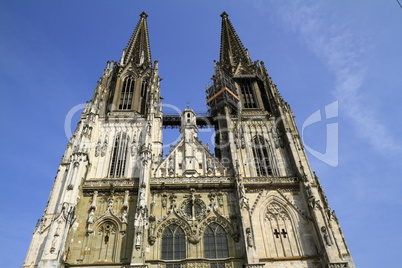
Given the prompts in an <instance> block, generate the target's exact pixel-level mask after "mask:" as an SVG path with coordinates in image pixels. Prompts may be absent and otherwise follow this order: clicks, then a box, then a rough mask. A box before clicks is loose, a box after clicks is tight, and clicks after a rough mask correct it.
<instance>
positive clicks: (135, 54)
mask: <svg viewBox="0 0 402 268" xmlns="http://www.w3.org/2000/svg"><path fill="white" fill-rule="evenodd" d="M147 17H148V14H147V13H145V12H142V13H141V14H140V20H139V21H138V23H137V26H136V27H135V30H134V32H133V34H132V35H131V38H130V41H129V42H128V44H127V47H126V48H125V49H124V51H123V55H122V58H121V62H120V63H121V64H127V63H128V62H130V61H131V60H132V61H133V62H134V63H135V64H136V65H143V64H147V63H148V64H150V65H151V63H152V58H151V49H150V46H149V34H148V24H147Z"/></svg>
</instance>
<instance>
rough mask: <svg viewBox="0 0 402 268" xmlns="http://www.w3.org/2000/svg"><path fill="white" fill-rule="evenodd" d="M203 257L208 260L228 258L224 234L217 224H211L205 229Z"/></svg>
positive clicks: (226, 241)
mask: <svg viewBox="0 0 402 268" xmlns="http://www.w3.org/2000/svg"><path fill="white" fill-rule="evenodd" d="M204 256H205V258H209V259H217V258H227V257H229V251H228V240H227V236H226V232H225V230H224V229H223V228H222V226H220V225H219V224H216V223H211V224H210V225H208V227H207V228H206V229H205V232H204Z"/></svg>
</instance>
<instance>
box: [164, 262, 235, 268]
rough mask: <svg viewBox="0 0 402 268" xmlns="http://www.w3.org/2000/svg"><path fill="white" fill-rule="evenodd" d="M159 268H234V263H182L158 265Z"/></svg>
mask: <svg viewBox="0 0 402 268" xmlns="http://www.w3.org/2000/svg"><path fill="white" fill-rule="evenodd" d="M158 268H234V263H233V261H215V262H214V261H210V262H208V261H182V262H174V263H158Z"/></svg>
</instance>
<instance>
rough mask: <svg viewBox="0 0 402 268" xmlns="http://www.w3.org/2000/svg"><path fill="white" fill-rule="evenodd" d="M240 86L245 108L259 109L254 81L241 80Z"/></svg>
mask: <svg viewBox="0 0 402 268" xmlns="http://www.w3.org/2000/svg"><path fill="white" fill-rule="evenodd" d="M238 83H239V85H240V91H241V95H242V99H243V107H244V108H257V106H258V105H257V102H256V99H255V93H254V87H253V81H252V80H250V79H241V80H239V81H238Z"/></svg>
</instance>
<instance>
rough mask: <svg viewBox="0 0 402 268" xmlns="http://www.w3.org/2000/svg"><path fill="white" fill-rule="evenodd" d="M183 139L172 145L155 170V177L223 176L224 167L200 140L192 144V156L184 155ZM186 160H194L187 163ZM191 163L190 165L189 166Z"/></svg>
mask: <svg viewBox="0 0 402 268" xmlns="http://www.w3.org/2000/svg"><path fill="white" fill-rule="evenodd" d="M184 145H185V144H184V139H183V138H182V139H181V140H180V141H179V142H178V143H177V145H176V146H174V147H173V148H172V149H171V151H170V152H169V154H168V155H167V156H166V158H165V159H164V160H163V161H162V162H161V164H160V165H159V166H158V168H157V169H156V171H155V174H154V175H155V177H200V176H223V175H224V167H223V166H222V164H221V163H220V162H219V160H218V159H217V158H216V157H214V155H213V154H212V153H211V152H210V151H209V149H208V147H207V146H205V145H203V144H202V143H201V141H199V140H198V139H195V140H194V142H193V144H192V146H191V147H192V149H193V150H194V151H193V155H194V157H191V158H190V159H188V157H186V156H185V152H184V151H185V149H184V147H185V146H184ZM188 161H194V162H193V163H189V162H188ZM190 165H191V167H190Z"/></svg>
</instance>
